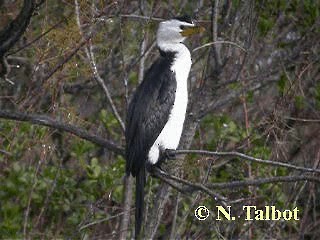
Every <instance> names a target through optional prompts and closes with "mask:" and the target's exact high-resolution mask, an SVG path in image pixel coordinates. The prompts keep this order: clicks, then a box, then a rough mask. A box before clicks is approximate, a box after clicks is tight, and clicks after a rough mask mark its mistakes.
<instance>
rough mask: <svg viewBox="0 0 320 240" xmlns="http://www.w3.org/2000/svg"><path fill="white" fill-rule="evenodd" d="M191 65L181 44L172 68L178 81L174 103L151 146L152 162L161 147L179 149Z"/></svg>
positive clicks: (156, 158)
mask: <svg viewBox="0 0 320 240" xmlns="http://www.w3.org/2000/svg"><path fill="white" fill-rule="evenodd" d="M179 45H180V44H179ZM176 51H177V49H176ZM190 67H191V57H190V52H189V50H188V49H187V48H186V47H185V46H184V45H183V44H181V46H179V49H178V51H177V55H176V58H175V60H174V62H173V64H172V66H171V70H172V71H173V72H174V73H175V77H176V81H177V89H176V95H175V100H174V105H173V107H172V110H171V113H170V115H169V119H168V122H167V123H166V125H165V126H164V128H163V130H162V131H161V133H160V135H159V136H158V138H157V139H156V141H155V142H154V144H153V146H152V147H151V148H150V151H149V155H148V161H149V162H150V163H152V164H155V163H156V162H157V161H158V159H159V151H160V149H163V150H164V149H177V147H178V145H179V142H180V137H181V134H182V130H183V123H184V120H185V115H186V110H187V104H188V86H187V80H188V75H189V72H190Z"/></svg>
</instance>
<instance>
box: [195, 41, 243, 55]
mask: <svg viewBox="0 0 320 240" xmlns="http://www.w3.org/2000/svg"><path fill="white" fill-rule="evenodd" d="M214 44H230V45H233V46H236V47H238V48H240V49H241V50H242V51H244V52H246V51H247V50H246V49H245V48H243V47H241V46H240V45H239V44H237V43H235V42H231V41H214V42H209V43H206V44H203V45H202V46H200V47H196V48H194V49H193V50H192V52H196V51H198V50H200V49H202V48H205V47H210V46H211V45H214Z"/></svg>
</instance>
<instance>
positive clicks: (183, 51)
mask: <svg viewBox="0 0 320 240" xmlns="http://www.w3.org/2000/svg"><path fill="white" fill-rule="evenodd" d="M202 31H203V28H202V27H199V26H195V25H194V23H193V22H192V20H191V18H190V17H188V16H183V17H177V18H174V19H171V20H167V21H163V22H161V23H160V25H159V28H158V32H157V46H158V49H159V51H160V57H159V58H158V59H157V60H156V61H155V62H154V63H153V64H152V66H151V67H150V69H149V70H148V71H147V72H146V74H145V77H144V80H143V81H142V83H141V84H140V85H139V87H138V88H137V91H136V92H135V94H134V96H133V99H132V101H131V103H130V104H129V109H128V113H127V122H126V134H125V135H126V161H127V165H126V173H127V175H130V173H131V174H132V176H134V177H136V202H135V205H136V206H135V207H136V210H135V221H136V222H135V237H136V238H137V237H138V236H139V233H140V229H141V224H142V219H143V206H144V185H145V182H146V167H147V168H148V169H149V167H152V166H153V165H155V164H156V163H158V162H159V160H160V159H163V158H165V156H166V150H175V149H176V148H177V147H178V144H179V141H180V137H181V133H182V128H183V123H184V120H185V115H186V109H187V102H188V89H187V79H188V75H189V71H190V67H191V56H190V52H189V50H188V48H187V47H186V46H185V45H184V44H183V43H182V42H183V41H184V40H185V39H186V37H188V36H190V35H193V34H196V33H200V32H202Z"/></svg>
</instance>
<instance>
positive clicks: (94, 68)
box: [75, 0, 125, 132]
mask: <svg viewBox="0 0 320 240" xmlns="http://www.w3.org/2000/svg"><path fill="white" fill-rule="evenodd" d="M75 12H76V21H77V25H78V28H79V32H80V35H81V36H82V38H83V41H84V40H86V39H89V47H85V53H86V55H87V58H88V60H89V64H90V68H91V71H92V72H93V76H94V79H95V80H96V81H97V82H98V84H99V85H100V86H101V87H102V89H103V91H104V93H105V95H106V97H107V99H108V102H109V104H110V107H111V109H112V112H113V114H114V116H115V117H116V119H117V121H118V122H119V124H120V126H121V129H122V131H123V132H124V131H125V125H124V122H123V121H122V119H121V116H120V114H119V112H118V110H117V108H116V105H115V104H114V102H113V100H112V97H111V94H110V91H109V89H108V87H107V85H106V84H105V82H104V80H103V79H102V77H101V76H100V74H99V72H98V68H97V64H96V60H95V56H94V54H93V51H92V48H93V47H92V42H91V37H89V38H88V37H85V36H84V33H83V30H82V27H81V22H80V6H79V3H78V1H77V0H75ZM91 35H92V31H90V32H89V36H91Z"/></svg>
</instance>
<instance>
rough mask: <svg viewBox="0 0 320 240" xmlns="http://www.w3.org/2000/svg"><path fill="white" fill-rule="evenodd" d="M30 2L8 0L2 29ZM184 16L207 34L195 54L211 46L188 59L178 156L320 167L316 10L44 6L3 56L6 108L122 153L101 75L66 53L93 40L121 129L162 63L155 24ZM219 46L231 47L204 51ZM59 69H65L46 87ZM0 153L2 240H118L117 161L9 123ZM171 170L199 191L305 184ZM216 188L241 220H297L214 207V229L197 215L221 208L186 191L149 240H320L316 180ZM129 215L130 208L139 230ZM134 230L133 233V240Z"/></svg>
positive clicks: (156, 4) (0, 15)
mask: <svg viewBox="0 0 320 240" xmlns="http://www.w3.org/2000/svg"><path fill="white" fill-rule="evenodd" d="M77 4H79V9H80V10H79V12H78V13H77V10H76V5H77ZM22 5H23V1H22V0H17V1H10V0H4V1H0V29H4V28H5V26H7V24H8V23H9V22H10V21H11V20H13V19H14V18H15V17H16V16H17V15H18V14H19V11H20V10H21V7H22ZM215 6H216V7H215ZM215 9H218V15H217V16H216V18H215V15H214V14H213V12H214V10H215ZM184 13H188V14H190V15H192V16H194V17H195V18H196V19H197V20H198V23H199V24H201V25H203V26H205V27H206V28H207V32H206V33H204V34H203V35H201V36H195V37H193V38H192V39H190V40H188V41H187V42H186V45H187V46H188V47H189V49H195V48H196V47H199V46H203V48H201V49H199V50H196V51H193V52H192V58H193V67H192V72H191V73H190V80H189V87H190V90H191V91H190V104H189V105H190V106H189V111H188V112H189V113H192V114H193V115H192V114H190V116H189V117H190V118H189V119H188V120H189V121H188V122H187V123H186V129H185V135H184V136H183V139H184V140H183V143H181V146H182V147H185V148H192V149H206V150H212V151H214V150H224V151H239V152H245V153H246V154H249V155H251V156H254V157H257V158H262V159H273V160H275V161H280V162H288V163H291V164H295V165H299V166H306V167H311V168H316V167H318V164H319V161H320V139H319V133H320V125H319V122H320V111H319V110H320V81H319V80H320V65H319V52H320V46H319V39H320V18H319V15H320V2H319V1H312V0H307V1H295V0H290V1H284V0H272V1H237V0H234V1H231V0H224V1H222V0H221V1H207V0H202V1H144V0H142V1H99V0H92V1H82V0H79V1H71V0H64V1H52V0H47V1H44V2H43V3H42V4H41V5H40V6H39V8H38V9H36V10H35V11H34V13H33V16H32V18H31V21H30V24H29V26H28V28H27V29H26V31H25V32H24V34H23V36H22V37H21V38H20V40H19V41H18V42H17V43H16V44H15V46H14V47H13V48H11V49H10V51H9V52H8V53H7V55H6V59H7V61H8V64H9V65H10V71H9V73H8V75H7V76H6V77H7V79H9V80H10V81H11V82H13V83H14V85H12V84H10V83H9V82H8V81H5V80H4V79H1V81H0V85H1V88H0V109H5V110H10V111H18V112H28V113H30V114H35V113H41V114H44V115H46V116H49V117H52V118H54V119H57V120H60V121H63V122H65V123H69V124H73V125H75V126H78V127H80V128H82V129H85V130H87V131H88V132H92V133H95V134H96V135H98V136H101V137H103V138H105V139H107V140H111V141H113V142H114V143H116V144H117V145H118V146H120V147H121V146H123V145H124V135H123V131H122V128H121V124H120V123H119V121H118V120H117V118H116V117H115V115H114V114H113V111H112V108H111V106H110V104H109V100H108V99H107V97H106V95H105V93H104V92H103V90H102V88H101V86H100V85H99V84H98V83H97V81H95V79H94V73H93V70H92V68H91V67H90V60H89V59H88V58H87V55H86V51H85V47H81V48H80V49H79V50H77V51H76V52H75V54H74V55H73V56H72V57H71V58H70V59H67V56H69V54H71V53H72V52H73V51H74V50H75V49H76V48H77V46H78V45H79V43H80V42H81V41H82V40H83V38H84V37H85V36H88V35H89V34H90V33H91V34H92V37H91V40H90V44H91V46H92V51H93V53H94V55H95V61H96V63H97V67H98V72H99V74H100V76H101V78H102V79H103V80H104V82H105V84H106V86H107V87H108V89H109V91H110V94H111V97H112V100H113V103H114V105H115V106H116V108H117V110H118V111H119V114H120V116H121V118H122V119H125V113H126V106H127V103H128V101H129V99H130V96H131V95H132V93H133V92H134V90H135V88H136V86H137V84H138V83H139V78H141V72H143V71H145V70H146V69H147V68H148V67H149V66H150V64H151V63H152V61H153V60H154V59H156V57H157V56H158V53H157V50H156V47H155V46H154V40H155V32H156V28H157V25H158V22H159V18H160V19H167V18H170V17H172V16H176V15H181V14H184ZM77 20H80V21H81V28H82V33H81V31H80V30H79V24H78V22H77ZM215 20H216V25H217V30H216V36H214V33H213V31H215V30H212V29H213V25H212V23H213V22H214V21H215ZM39 36H40V38H38V39H37V40H35V41H34V39H36V38H37V37H39ZM217 41H222V42H224V43H219V44H217V43H215V44H211V45H209V46H206V45H204V44H206V43H210V42H217ZM31 42H32V44H28V43H31ZM228 42H231V44H230V43H228ZM26 44H27V45H26ZM86 46H87V45H86ZM243 49H244V50H245V51H244V50H243ZM143 52H147V54H146V55H145V59H141V57H140V56H141V53H143ZM59 64H60V65H61V64H62V67H61V68H59V69H57V71H55V72H54V74H53V75H52V76H50V77H49V78H47V77H46V76H48V74H49V73H50V72H51V71H52V69H55V67H56V66H58V65H59ZM188 133H190V134H189V135H188ZM0 150H1V152H0V169H1V170H0V181H1V184H0V203H1V205H0V236H1V238H3V239H20V238H25V239H58V238H67V239H79V238H82V239H110V238H114V239H117V237H118V233H119V232H120V221H121V216H122V213H123V201H124V198H125V195H124V169H125V160H124V158H123V156H121V155H119V154H116V153H115V152H113V151H112V150H109V149H107V148H103V147H101V146H99V145H95V144H94V143H93V142H90V141H86V140H84V139H81V138H78V137H75V136H74V135H71V134H69V133H66V132H63V131H61V130H58V129H55V128H47V127H44V126H37V125H34V124H31V123H30V122H16V121H11V120H8V119H3V118H2V119H0ZM173 169H175V170H177V171H179V173H180V176H181V177H183V178H184V179H188V180H189V181H192V182H198V183H217V182H230V181H234V180H248V179H258V178H261V177H264V178H271V177H274V176H287V175H291V174H299V173H297V172H294V171H289V170H288V169H286V168H275V167H270V166H268V165H261V164H256V163H248V162H244V161H242V160H240V159H235V158H216V157H201V156H199V155H195V154H190V155H188V156H186V157H185V158H184V160H183V163H182V164H180V165H179V164H178V165H177V166H175V165H174V167H173ZM161 185H162V182H161V181H160V180H158V179H155V178H152V179H151V178H149V181H148V186H147V189H146V192H147V200H146V201H147V208H149V209H152V208H156V206H157V205H156V202H155V201H156V200H155V199H157V198H158V195H157V194H158V192H157V191H158V189H159V188H160V187H161ZM217 191H218V190H217ZM218 192H219V194H222V195H223V196H225V197H227V198H228V199H229V200H230V204H231V205H232V208H233V209H234V211H235V214H239V215H241V213H242V206H243V205H248V204H251V205H256V206H258V207H260V208H262V207H263V206H265V205H275V206H277V208H279V209H293V208H294V207H296V206H297V207H298V209H299V211H300V212H299V213H300V215H299V216H300V221H278V222H275V221H265V222H262V221H260V222H258V221H255V222H249V221H244V220H243V219H242V220H237V221H235V222H229V221H221V222H217V221H215V217H216V216H215V214H214V212H213V211H212V213H213V214H211V215H210V218H209V219H208V220H207V221H205V222H199V221H197V220H196V219H195V217H194V215H193V211H194V209H195V207H196V206H198V205H206V206H207V207H208V208H209V209H212V210H214V209H215V206H216V205H217V204H218V202H217V201H216V200H215V199H212V198H211V197H209V196H208V195H206V194H204V193H202V192H198V193H194V194H181V193H178V192H177V191H176V190H172V189H171V190H170V195H169V200H168V201H167V202H166V204H165V209H164V213H163V216H162V218H161V222H160V226H159V228H158V229H157V233H156V236H155V237H156V238H158V239H167V238H176V239H181V238H191V239H238V238H240V239H286V238H290V239H293V238H296V239H297V238H302V237H305V239H317V237H318V236H319V234H320V232H319V220H320V218H319V207H320V203H319V186H318V185H317V184H316V183H312V182H307V181H303V182H294V183H274V184H265V185H259V186H258V187H252V186H251V187H244V188H230V189H229V188H227V189H222V190H219V191H218ZM132 208H133V206H132ZM148 214H151V210H150V212H147V213H146V215H147V216H148ZM133 215H134V214H133V211H131V223H133V222H134V220H133ZM148 221H149V218H147V220H146V222H147V224H146V229H145V231H146V232H147V228H148ZM132 231H133V227H132V224H130V226H129V232H130V233H129V236H132Z"/></svg>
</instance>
